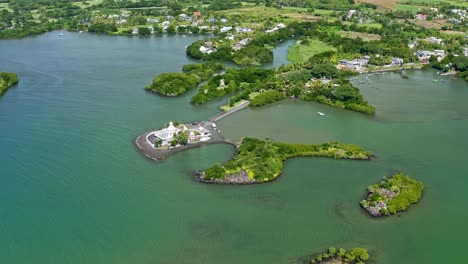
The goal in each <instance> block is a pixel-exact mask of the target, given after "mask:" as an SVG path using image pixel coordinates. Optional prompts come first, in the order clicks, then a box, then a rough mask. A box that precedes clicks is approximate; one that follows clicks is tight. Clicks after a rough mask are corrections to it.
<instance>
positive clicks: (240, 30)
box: [236, 27, 253, 33]
mask: <svg viewBox="0 0 468 264" xmlns="http://www.w3.org/2000/svg"><path fill="white" fill-rule="evenodd" d="M236 31H237V33H250V32H253V29H251V28H242V27H236Z"/></svg>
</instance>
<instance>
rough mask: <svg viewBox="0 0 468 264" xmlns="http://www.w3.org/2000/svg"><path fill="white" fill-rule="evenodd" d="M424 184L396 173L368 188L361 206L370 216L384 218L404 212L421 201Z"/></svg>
mask: <svg viewBox="0 0 468 264" xmlns="http://www.w3.org/2000/svg"><path fill="white" fill-rule="evenodd" d="M423 190H424V184H423V183H422V182H419V181H417V180H414V179H411V178H410V177H409V176H408V175H405V174H402V173H397V174H394V175H393V176H392V177H390V178H388V179H384V180H382V181H381V182H379V183H378V184H374V185H371V186H369V187H368V195H367V198H366V199H365V200H362V201H361V206H362V207H363V208H364V209H365V210H366V211H367V212H368V213H369V214H370V215H371V216H376V217H377V216H385V215H390V214H396V213H397V212H400V211H405V210H406V209H407V208H408V207H409V206H410V205H411V204H414V203H417V202H418V201H419V199H421V196H422V193H423Z"/></svg>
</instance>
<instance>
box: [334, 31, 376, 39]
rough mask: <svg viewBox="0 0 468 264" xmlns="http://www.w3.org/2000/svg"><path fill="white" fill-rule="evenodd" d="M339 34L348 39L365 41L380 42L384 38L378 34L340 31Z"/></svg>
mask: <svg viewBox="0 0 468 264" xmlns="http://www.w3.org/2000/svg"><path fill="white" fill-rule="evenodd" d="M338 34H340V36H342V37H347V38H361V39H362V40H364V41H372V40H380V39H381V38H382V37H381V36H379V35H377V34H369V33H361V32H354V31H338Z"/></svg>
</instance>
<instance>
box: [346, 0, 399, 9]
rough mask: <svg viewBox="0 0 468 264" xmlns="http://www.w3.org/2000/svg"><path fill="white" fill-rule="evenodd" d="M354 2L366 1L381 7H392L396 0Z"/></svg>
mask: <svg viewBox="0 0 468 264" xmlns="http://www.w3.org/2000/svg"><path fill="white" fill-rule="evenodd" d="M355 2H356V3H368V4H373V5H376V6H380V7H383V8H388V9H393V8H395V6H396V4H397V2H398V0H356V1H355Z"/></svg>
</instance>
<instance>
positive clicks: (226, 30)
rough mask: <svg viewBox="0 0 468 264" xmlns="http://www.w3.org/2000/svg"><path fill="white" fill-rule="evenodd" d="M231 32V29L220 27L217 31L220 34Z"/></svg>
mask: <svg viewBox="0 0 468 264" xmlns="http://www.w3.org/2000/svg"><path fill="white" fill-rule="evenodd" d="M231 30H232V27H222V28H221V29H220V30H219V31H221V33H224V32H228V31H231Z"/></svg>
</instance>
